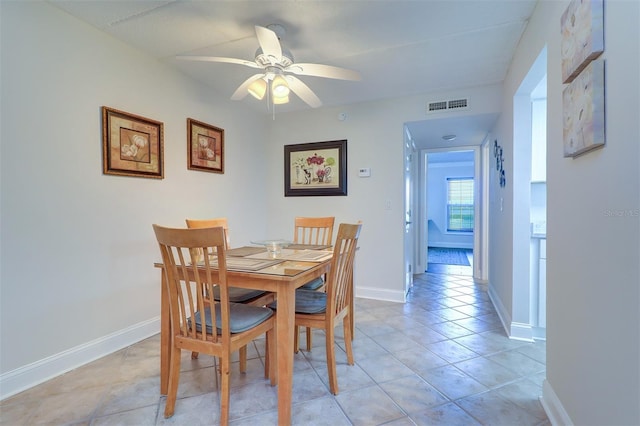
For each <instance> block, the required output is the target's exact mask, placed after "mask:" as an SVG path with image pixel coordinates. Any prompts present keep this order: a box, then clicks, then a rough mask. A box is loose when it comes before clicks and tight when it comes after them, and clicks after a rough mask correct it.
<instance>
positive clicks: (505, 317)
mask: <svg viewBox="0 0 640 426" xmlns="http://www.w3.org/2000/svg"><path fill="white" fill-rule="evenodd" d="M487 293H488V294H489V300H491V303H492V304H493V307H494V308H495V310H496V313H497V314H498V318H500V322H501V323H502V328H504V331H505V333H507V335H509V331H510V328H511V327H510V326H509V325H508V324H511V314H510V313H509V311H507V309H506V308H505V307H504V305H503V304H502V300H500V297H499V296H498V295H497V294H496V292H495V290H494V289H493V287H492V286H489V291H488V292H487Z"/></svg>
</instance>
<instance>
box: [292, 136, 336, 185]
mask: <svg viewBox="0 0 640 426" xmlns="http://www.w3.org/2000/svg"><path fill="white" fill-rule="evenodd" d="M287 163H288V166H285V195H287V196H293V195H346V174H345V171H344V168H345V164H346V141H332V142H316V143H309V144H299V145H286V146H285V164H287Z"/></svg>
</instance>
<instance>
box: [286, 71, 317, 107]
mask: <svg viewBox="0 0 640 426" xmlns="http://www.w3.org/2000/svg"><path fill="white" fill-rule="evenodd" d="M285 78H286V79H287V83H289V88H290V89H291V90H292V91H293V92H294V93H295V94H296V95H298V97H300V99H302V100H303V101H305V102H306V103H307V105H309V106H310V107H311V108H318V107H319V106H321V105H322V101H321V100H320V98H318V97H317V96H316V94H315V93H313V91H312V90H311V89H309V86H307V85H306V84H304V83H303V82H302V81H300V79H298V78H297V77H294V76H292V75H287V76H285Z"/></svg>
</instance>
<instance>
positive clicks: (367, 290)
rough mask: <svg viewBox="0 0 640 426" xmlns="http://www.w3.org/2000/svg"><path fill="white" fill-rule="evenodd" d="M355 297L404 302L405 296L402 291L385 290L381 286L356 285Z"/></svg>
mask: <svg viewBox="0 0 640 426" xmlns="http://www.w3.org/2000/svg"><path fill="white" fill-rule="evenodd" d="M355 290H356V291H355V296H356V297H363V298H365V299H375V300H385V301H388V302H399V303H404V302H405V297H404V293H403V292H402V291H395V290H385V289H382V288H371V287H360V286H358V287H356V289H355Z"/></svg>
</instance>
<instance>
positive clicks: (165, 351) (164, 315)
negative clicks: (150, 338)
mask: <svg viewBox="0 0 640 426" xmlns="http://www.w3.org/2000/svg"><path fill="white" fill-rule="evenodd" d="M161 286H162V289H161V291H160V294H161V296H160V394H161V395H166V394H167V391H168V388H169V362H170V359H169V357H170V356H171V351H170V348H169V345H170V344H171V338H170V333H171V322H170V318H169V295H168V294H167V279H166V277H165V274H164V269H163V270H162V280H161Z"/></svg>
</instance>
